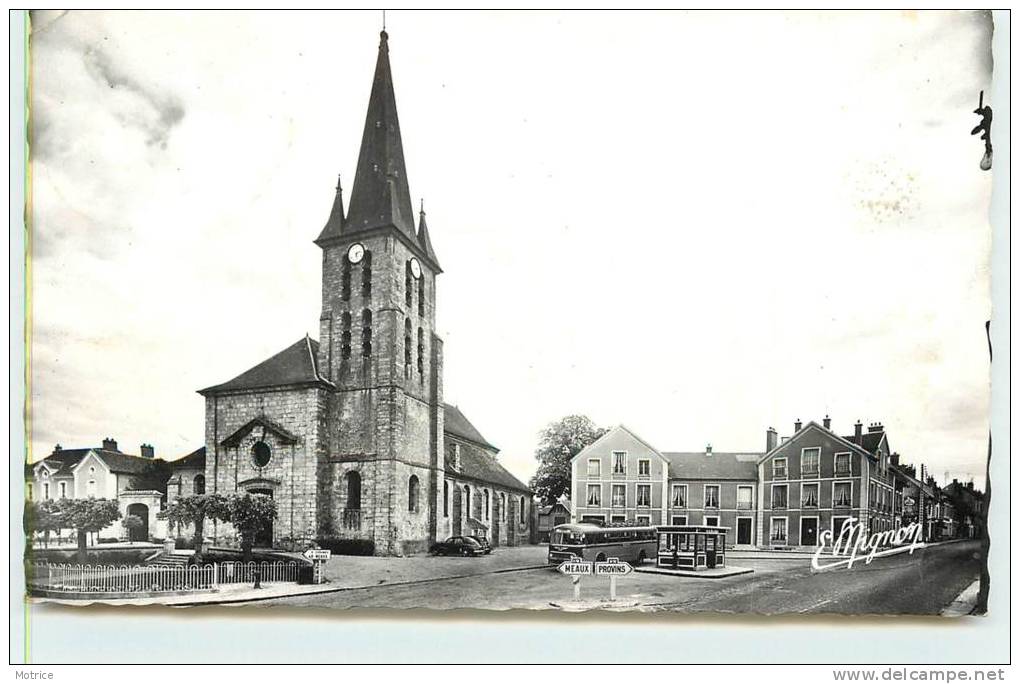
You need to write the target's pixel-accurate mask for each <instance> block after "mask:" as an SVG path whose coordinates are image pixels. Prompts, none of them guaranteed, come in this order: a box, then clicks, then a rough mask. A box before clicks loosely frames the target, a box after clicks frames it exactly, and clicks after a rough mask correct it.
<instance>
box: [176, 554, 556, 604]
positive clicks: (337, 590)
mask: <svg viewBox="0 0 1020 684" xmlns="http://www.w3.org/2000/svg"><path fill="white" fill-rule="evenodd" d="M548 567H551V566H549V564H547V563H543V564H542V565H526V566H524V567H520V568H504V569H502V570H490V571H489V572H475V573H471V574H468V575H446V576H443V577H430V578H428V579H420V580H405V581H403V582H386V583H383V584H363V585H360V586H356V587H327V588H324V589H322V590H321V591H301V592H296V593H293V594H277V595H276V596H254V597H250V598H236V599H228V600H226V601H194V602H191V603H174V604H170V605H167V607H168V608H188V607H194V606H224V605H228V604H231V603H257V602H259V601H275V600H276V599H285V598H293V597H295V596H318V595H320V594H339V593H340V592H344V591H358V590H359V589H374V588H377V587H404V586H408V585H412V584H427V583H429V582H442V581H444V580H454V579H467V578H469V577H484V576H486V575H500V574H504V573H508V572H522V571H524V570H540V569H542V568H548Z"/></svg>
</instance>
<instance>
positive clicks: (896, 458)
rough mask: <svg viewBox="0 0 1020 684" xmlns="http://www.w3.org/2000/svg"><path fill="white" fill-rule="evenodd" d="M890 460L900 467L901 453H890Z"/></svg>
mask: <svg viewBox="0 0 1020 684" xmlns="http://www.w3.org/2000/svg"><path fill="white" fill-rule="evenodd" d="M889 462H890V463H892V464H893V465H894V466H896V467H897V468H898V467H899V465H900V455H899V454H890V455H889Z"/></svg>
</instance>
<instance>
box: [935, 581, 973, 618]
mask: <svg viewBox="0 0 1020 684" xmlns="http://www.w3.org/2000/svg"><path fill="white" fill-rule="evenodd" d="M980 591H981V580H980V579H976V580H974V581H973V582H971V583H970V584H968V585H967V586H966V588H964V590H963V591H961V592H960V594H959V595H958V596H957V597H956V598H955V599H953V602H952V603H950V604H949V605H948V606H946V607H945V608H943V609H942V612H941V613H939V615H940V616H941V617H954V618H955V617H963V616H964V615H970V614H971V613H972V612H974V608H975V607H977V599H978V592H980Z"/></svg>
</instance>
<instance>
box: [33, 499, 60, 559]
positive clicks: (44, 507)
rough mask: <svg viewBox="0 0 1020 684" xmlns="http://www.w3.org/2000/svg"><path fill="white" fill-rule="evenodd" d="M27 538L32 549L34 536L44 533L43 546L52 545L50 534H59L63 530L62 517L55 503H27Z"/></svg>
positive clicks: (48, 500)
mask: <svg viewBox="0 0 1020 684" xmlns="http://www.w3.org/2000/svg"><path fill="white" fill-rule="evenodd" d="M24 521H25V536H26V537H27V541H28V545H29V547H30V548H31V545H32V535H33V534H36V533H42V535H43V546H44V547H48V546H49V545H50V532H57V531H59V530H60V528H61V523H62V522H63V521H62V516H61V514H60V510H59V508H58V506H57V503H56V502H55V501H52V500H50V499H47V500H45V501H26V502H25V517H24Z"/></svg>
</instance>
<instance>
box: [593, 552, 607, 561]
mask: <svg viewBox="0 0 1020 684" xmlns="http://www.w3.org/2000/svg"><path fill="white" fill-rule="evenodd" d="M605 560H606V554H604V553H600V554H599V555H597V556H595V562H596V563H603V562H605Z"/></svg>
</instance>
